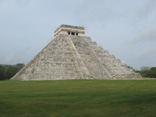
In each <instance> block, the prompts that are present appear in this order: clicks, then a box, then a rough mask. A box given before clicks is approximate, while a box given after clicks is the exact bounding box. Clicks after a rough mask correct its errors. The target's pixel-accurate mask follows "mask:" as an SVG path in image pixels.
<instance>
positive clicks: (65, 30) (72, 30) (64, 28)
mask: <svg viewBox="0 0 156 117" xmlns="http://www.w3.org/2000/svg"><path fill="white" fill-rule="evenodd" d="M84 30H85V29H84V27H81V26H71V25H64V24H62V25H61V26H60V27H58V28H57V29H56V30H55V32H54V37H57V36H58V35H60V34H62V35H75V36H84V34H85V32H84Z"/></svg>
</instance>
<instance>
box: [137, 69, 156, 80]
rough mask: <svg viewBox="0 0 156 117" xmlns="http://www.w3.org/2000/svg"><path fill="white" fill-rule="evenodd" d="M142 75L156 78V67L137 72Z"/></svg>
mask: <svg viewBox="0 0 156 117" xmlns="http://www.w3.org/2000/svg"><path fill="white" fill-rule="evenodd" d="M136 72H138V73H140V74H141V76H142V77H148V78H156V67H151V68H150V67H142V68H141V70H140V71H136Z"/></svg>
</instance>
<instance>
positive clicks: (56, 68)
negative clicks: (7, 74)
mask: <svg viewBox="0 0 156 117" xmlns="http://www.w3.org/2000/svg"><path fill="white" fill-rule="evenodd" d="M140 77H141V76H140V74H138V73H135V72H134V71H133V70H132V69H131V68H128V66H127V65H125V64H123V63H121V61H120V60H119V59H116V58H115V56H113V55H110V54H109V52H108V51H106V50H103V48H102V47H101V46H98V45H97V44H96V42H94V41H92V40H91V38H90V37H86V36H84V27H78V26H70V25H61V26H60V27H59V28H58V29H56V31H55V32H54V40H52V41H51V42H50V43H49V44H48V45H47V46H46V47H45V48H44V49H43V50H41V52H39V53H38V54H37V55H36V56H35V57H34V58H33V59H32V60H31V61H30V62H29V63H28V64H27V65H26V66H25V67H24V68H23V69H21V70H20V71H19V72H18V73H17V74H16V75H15V76H14V77H13V78H12V79H21V80H64V79H109V78H140Z"/></svg>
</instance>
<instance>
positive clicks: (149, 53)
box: [138, 47, 156, 60]
mask: <svg viewBox="0 0 156 117" xmlns="http://www.w3.org/2000/svg"><path fill="white" fill-rule="evenodd" d="M155 52H156V48H154V47H153V48H148V49H146V50H144V51H143V52H142V53H141V54H140V56H139V57H138V59H139V60H144V59H148V58H150V57H151V56H155V55H156V54H155Z"/></svg>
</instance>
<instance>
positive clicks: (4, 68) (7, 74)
mask: <svg viewBox="0 0 156 117" xmlns="http://www.w3.org/2000/svg"><path fill="white" fill-rule="evenodd" d="M23 67H24V64H23V63H18V64H16V65H3V64H0V80H9V79H10V78H12V77H13V76H14V75H15V74H16V73H17V72H18V71H19V70H21V69H22V68H23Z"/></svg>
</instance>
